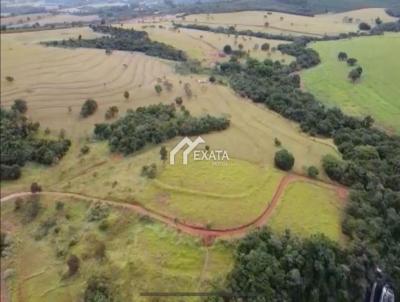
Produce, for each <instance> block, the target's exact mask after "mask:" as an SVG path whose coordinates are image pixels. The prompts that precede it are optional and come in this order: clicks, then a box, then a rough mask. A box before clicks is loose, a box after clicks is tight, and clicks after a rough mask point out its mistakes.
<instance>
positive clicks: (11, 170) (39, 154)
mask: <svg viewBox="0 0 400 302" xmlns="http://www.w3.org/2000/svg"><path fill="white" fill-rule="evenodd" d="M26 110H27V107H26V104H25V102H24V101H22V100H19V101H16V102H15V103H14V106H13V107H12V109H11V110H7V109H5V108H0V138H1V149H0V163H1V180H12V179H18V178H19V177H20V175H21V167H22V166H24V164H25V163H26V162H28V161H32V162H37V163H39V164H44V165H51V164H54V163H56V162H58V161H59V160H60V159H61V158H62V157H63V156H64V155H65V154H66V153H67V151H68V149H69V147H70V145H71V142H70V141H69V140H67V139H59V140H47V139H41V138H38V137H37V133H38V130H39V127H40V124H39V123H37V122H36V123H34V122H32V121H30V120H28V118H27V117H26V116H25V115H24V114H23V113H24V112H25V111H26ZM21 111H22V112H21Z"/></svg>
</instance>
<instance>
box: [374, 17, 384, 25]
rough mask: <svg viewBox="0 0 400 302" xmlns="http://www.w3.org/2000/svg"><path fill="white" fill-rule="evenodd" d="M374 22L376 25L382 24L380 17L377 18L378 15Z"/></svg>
mask: <svg viewBox="0 0 400 302" xmlns="http://www.w3.org/2000/svg"><path fill="white" fill-rule="evenodd" d="M375 24H376V25H381V24H382V19H381V18H379V17H378V18H376V19H375Z"/></svg>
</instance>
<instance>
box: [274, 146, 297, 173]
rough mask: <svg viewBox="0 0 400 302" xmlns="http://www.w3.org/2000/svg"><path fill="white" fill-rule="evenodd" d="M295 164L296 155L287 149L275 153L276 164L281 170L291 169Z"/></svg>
mask: <svg viewBox="0 0 400 302" xmlns="http://www.w3.org/2000/svg"><path fill="white" fill-rule="evenodd" d="M293 165H294V157H293V155H292V154H291V153H289V152H288V151H287V150H286V149H282V150H279V151H277V152H276V153H275V166H276V167H278V168H279V169H281V170H284V171H289V170H290V169H292V167H293Z"/></svg>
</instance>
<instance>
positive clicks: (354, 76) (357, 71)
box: [348, 67, 363, 83]
mask: <svg viewBox="0 0 400 302" xmlns="http://www.w3.org/2000/svg"><path fill="white" fill-rule="evenodd" d="M362 72H363V69H362V68H361V67H357V68H354V69H352V70H351V71H350V72H349V75H348V77H349V79H350V80H351V81H352V82H353V83H354V82H355V81H357V80H358V79H359V78H360V77H361V74H362Z"/></svg>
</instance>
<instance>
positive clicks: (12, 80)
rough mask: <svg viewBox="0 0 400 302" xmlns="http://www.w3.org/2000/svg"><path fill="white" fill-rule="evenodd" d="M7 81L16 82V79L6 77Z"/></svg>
mask: <svg viewBox="0 0 400 302" xmlns="http://www.w3.org/2000/svg"><path fill="white" fill-rule="evenodd" d="M6 81H7V82H14V77H12V76H6Z"/></svg>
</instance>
